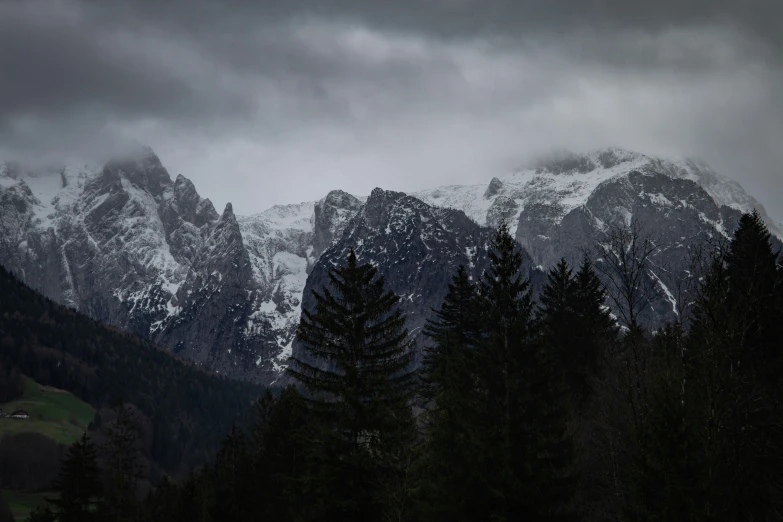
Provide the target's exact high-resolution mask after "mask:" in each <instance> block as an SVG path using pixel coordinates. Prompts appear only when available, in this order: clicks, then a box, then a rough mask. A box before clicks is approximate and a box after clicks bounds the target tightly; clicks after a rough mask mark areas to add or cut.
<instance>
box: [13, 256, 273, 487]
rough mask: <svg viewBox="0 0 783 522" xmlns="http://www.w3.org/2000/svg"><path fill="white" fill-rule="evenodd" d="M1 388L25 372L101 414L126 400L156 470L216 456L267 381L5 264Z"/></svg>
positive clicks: (175, 469)
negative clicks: (85, 304)
mask: <svg viewBox="0 0 783 522" xmlns="http://www.w3.org/2000/svg"><path fill="white" fill-rule="evenodd" d="M0 369H2V370H0V371H2V374H3V375H4V376H7V377H8V378H4V379H2V381H3V386H2V389H0V396H2V397H3V402H6V401H9V400H11V399H13V398H14V394H15V393H16V394H19V393H21V378H20V377H19V375H26V376H28V377H29V378H31V379H33V380H34V381H36V382H38V383H40V384H43V385H48V386H53V387H56V388H60V389H62V390H67V391H69V392H71V393H72V394H73V395H75V396H76V397H78V398H79V399H81V400H83V401H85V402H87V403H89V404H90V405H92V406H93V407H94V408H95V409H96V410H98V412H99V413H98V415H97V416H96V418H95V419H94V421H93V424H92V428H94V429H97V428H99V427H100V425H101V422H102V420H101V413H100V412H101V410H103V411H104V412H105V411H108V410H110V409H111V408H112V407H113V406H115V405H116V404H117V403H119V402H120V401H122V402H123V403H125V404H127V405H132V406H133V407H134V411H135V412H136V414H137V416H138V417H139V418H140V419H141V420H140V422H142V424H144V425H145V426H146V427H147V429H146V430H147V432H148V433H147V437H148V441H147V444H146V449H145V452H146V453H147V454H146V455H145V457H146V458H147V459H148V460H149V462H150V463H151V464H152V465H151V469H150V472H151V474H152V475H153V477H152V478H156V477H155V476H159V475H160V473H163V472H165V473H169V474H174V475H176V474H178V473H180V472H181V471H183V470H186V469H187V468H189V467H191V466H193V465H196V464H198V463H201V462H203V461H204V460H206V459H209V458H211V457H212V456H214V453H215V451H216V450H217V447H218V443H219V441H220V439H221V438H222V437H223V436H224V435H225V433H227V432H228V430H229V429H230V427H231V425H232V423H233V422H234V421H242V419H244V418H245V417H246V415H247V414H248V413H249V411H250V410H251V406H252V403H253V401H254V400H255V398H256V397H257V396H258V395H259V393H260V392H261V389H260V388H259V387H257V386H255V385H252V384H249V383H246V382H237V381H234V380H230V379H228V378H225V377H223V376H220V375H217V374H213V373H208V372H206V371H204V370H202V369H201V368H199V367H198V366H195V365H194V364H192V363H190V362H185V361H182V360H180V359H177V358H175V357H173V356H172V355H171V354H169V353H167V352H165V351H163V350H161V349H159V348H158V347H156V346H154V345H153V344H151V343H149V342H147V341H144V340H141V339H139V338H138V337H136V336H134V335H131V334H128V333H126V332H124V331H122V330H120V329H117V328H111V327H107V326H105V325H103V324H101V323H98V322H96V321H94V320H92V319H90V318H88V317H86V316H85V315H83V314H81V313H78V312H76V311H74V310H71V309H68V308H66V307H63V306H60V305H58V304H56V303H54V302H53V301H51V300H49V299H47V298H45V297H42V296H41V295H40V294H38V293H36V292H35V291H33V290H31V289H30V288H29V287H27V286H26V285H24V284H23V283H22V282H20V281H19V280H18V279H17V278H16V277H15V276H14V275H13V274H10V273H9V272H8V271H6V270H5V269H4V268H2V267H0Z"/></svg>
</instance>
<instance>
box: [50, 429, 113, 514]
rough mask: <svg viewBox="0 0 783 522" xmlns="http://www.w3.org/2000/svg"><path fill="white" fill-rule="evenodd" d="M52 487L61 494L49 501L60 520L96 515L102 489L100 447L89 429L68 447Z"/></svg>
mask: <svg viewBox="0 0 783 522" xmlns="http://www.w3.org/2000/svg"><path fill="white" fill-rule="evenodd" d="M52 487H53V489H54V491H56V492H57V494H58V496H57V498H54V499H51V500H48V501H49V502H50V503H51V504H52V505H53V506H54V512H55V514H56V516H57V520H58V521H59V522H82V521H89V520H95V519H96V516H97V515H96V511H97V509H98V507H99V506H100V498H101V490H102V488H101V478H100V469H99V468H98V461H97V450H96V448H95V445H94V444H93V443H92V442H91V441H90V438H89V437H88V436H87V434H86V433H84V434H82V436H81V438H80V439H79V440H77V441H76V442H74V443H73V444H72V445H71V447H70V448H68V453H67V454H66V455H65V459H64V460H63V464H62V468H61V469H60V472H59V473H58V475H57V478H56V479H55V481H54V483H53V484H52Z"/></svg>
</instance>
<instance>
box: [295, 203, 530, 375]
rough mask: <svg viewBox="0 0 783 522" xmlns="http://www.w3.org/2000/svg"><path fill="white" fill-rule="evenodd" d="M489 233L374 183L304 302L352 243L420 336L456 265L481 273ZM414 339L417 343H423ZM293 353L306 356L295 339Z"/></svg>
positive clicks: (321, 262) (324, 258) (307, 304)
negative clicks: (396, 299) (372, 267)
mask: <svg viewBox="0 0 783 522" xmlns="http://www.w3.org/2000/svg"><path fill="white" fill-rule="evenodd" d="M493 237H494V231H493V230H492V229H489V228H486V227H482V226H480V225H478V224H476V223H475V222H474V221H472V220H471V219H469V218H468V217H467V216H466V215H465V214H464V213H463V212H462V211H459V210H453V209H446V208H438V207H433V206H431V205H428V204H426V203H424V202H422V201H421V200H419V199H417V198H414V197H412V196H408V195H406V194H403V193H402V192H392V191H386V190H382V189H380V188H376V189H375V190H373V191H372V193H371V194H370V197H369V198H368V199H367V202H366V203H365V204H364V206H362V207H361V208H360V209H359V210H358V212H357V213H356V214H355V215H354V217H353V218H352V219H351V220H350V221H349V222H348V223H347V226H346V227H345V229H344V231H343V233H342V237H340V238H339V239H338V240H337V242H336V243H334V244H333V246H331V248H329V249H327V250H326V251H325V252H324V253H323V255H321V257H320V258H319V259H318V261H317V263H316V264H315V266H314V267H313V270H312V272H311V273H310V277H308V279H307V284H306V285H305V288H304V298H303V306H304V308H305V309H308V310H312V309H314V307H315V300H314V298H313V295H312V291H313V290H318V291H320V290H321V289H322V288H323V287H324V285H326V284H328V282H329V277H328V273H329V270H330V269H331V268H332V267H334V266H335V265H340V264H344V263H345V262H346V260H347V258H348V253H349V251H350V249H351V248H353V249H354V251H355V252H356V256H357V258H358V261H359V263H372V264H373V265H375V266H377V267H378V273H379V275H381V276H383V277H384V278H385V280H386V284H387V288H390V289H391V290H393V291H394V292H395V293H396V294H397V295H399V296H400V297H401V303H400V304H401V308H402V310H403V312H404V313H405V315H406V317H407V318H408V321H407V328H408V331H409V332H410V335H411V336H412V337H413V338H415V339H417V340H420V339H421V331H422V328H423V327H424V324H425V322H426V320H427V318H428V317H430V314H431V309H432V308H433V307H439V306H440V304H441V303H442V301H443V298H444V297H445V295H446V291H447V284H448V282H449V281H450V280H451V277H452V275H453V274H454V272H455V271H456V269H457V267H458V266H459V265H465V266H466V267H468V268H469V269H470V272H471V274H472V276H473V277H474V278H477V277H479V276H480V274H481V273H482V271H483V270H484V269H485V267H486V264H487V245H488V244H489V242H490V241H491V240H492V238H493ZM523 255H524V266H523V270H524V271H525V272H526V273H527V274H528V275H529V276H530V277H531V278H532V279H533V280H534V283H535V285H540V283H541V281H542V280H543V277H544V273H543V272H542V271H540V270H538V269H535V268H534V267H533V262H532V259H531V258H530V256H528V255H527V254H526V253H524V252H523ZM416 344H417V345H418V346H419V348H421V344H422V343H421V342H417V343H416ZM293 353H294V355H295V356H296V357H297V358H302V359H304V360H307V354H306V353H305V352H304V351H303V350H302V348H301V346H299V345H298V343H297V342H294V345H293ZM417 356H420V353H418V354H417Z"/></svg>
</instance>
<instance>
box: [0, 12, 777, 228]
mask: <svg viewBox="0 0 783 522" xmlns="http://www.w3.org/2000/svg"><path fill="white" fill-rule="evenodd" d="M128 140H136V141H138V142H142V143H144V144H147V145H150V146H151V147H152V148H153V149H154V150H155V151H156V152H157V153H158V155H159V156H160V157H161V160H162V161H163V163H164V165H165V166H166V167H167V168H168V169H169V171H170V172H171V174H172V175H173V176H174V175H176V174H179V173H182V174H184V175H185V176H187V177H189V178H191V179H192V180H193V181H194V183H195V184H196V187H197V188H198V190H199V192H200V193H201V194H202V196H206V197H209V198H210V199H212V201H213V202H214V203H215V205H216V207H217V208H218V209H219V210H220V209H222V207H223V205H224V204H225V203H226V202H228V201H231V202H232V203H233V204H234V209H235V211H236V212H237V213H240V214H250V213H254V212H258V211H261V210H263V209H265V208H267V207H269V206H271V205H273V204H276V203H293V202H298V201H303V200H315V199H319V198H321V197H323V196H324V195H325V194H326V192H327V191H328V190H330V189H334V188H341V189H344V190H347V191H349V192H352V193H355V194H368V193H369V191H370V190H371V189H372V188H373V187H375V186H381V187H384V188H389V189H397V190H406V191H413V190H418V189H423V188H428V187H433V186H437V185H441V184H448V183H478V182H487V181H488V180H489V179H490V178H491V177H492V176H494V175H498V174H503V173H506V172H507V171H509V170H511V169H513V168H514V167H515V166H517V165H521V164H525V163H526V162H528V161H529V160H530V158H531V157H533V156H535V155H538V154H541V153H545V152H548V151H550V150H551V149H564V148H567V149H572V150H576V151H580V150H587V149H592V148H598V147H605V146H610V145H614V146H622V147H627V148H630V149H634V150H638V151H640V152H646V153H650V154H662V155H675V154H684V155H689V156H694V157H699V158H703V159H705V160H706V161H708V162H709V163H710V164H711V165H712V166H713V167H714V168H715V169H716V170H718V171H719V172H722V173H725V174H728V175H730V176H732V177H734V178H736V179H738V180H739V181H740V182H741V183H742V184H743V186H744V187H745V188H746V189H747V190H748V192H750V193H751V194H752V195H754V196H755V197H756V198H757V199H759V200H760V201H761V202H762V203H763V204H764V205H765V206H766V208H767V210H768V211H769V212H770V214H772V215H773V217H775V218H777V219H778V220H779V221H783V2H781V1H780V0H742V1H740V0H690V1H689V0H655V1H650V0H645V1H637V0H310V1H307V0H253V1H249V0H248V1H242V0H221V1H219V2H218V1H215V2H212V1H207V0H168V1H163V0H136V1H128V2H123V1H122V0H112V1H110V2H104V1H98V0H84V1H81V0H0V157H3V158H10V159H23V158H30V157H33V158H40V157H51V158H52V159H62V158H71V157H79V158H81V157H85V158H87V157H91V156H96V155H99V154H103V153H105V152H106V151H108V150H111V149H112V148H113V147H116V146H118V144H122V143H125V142H127V141H128Z"/></svg>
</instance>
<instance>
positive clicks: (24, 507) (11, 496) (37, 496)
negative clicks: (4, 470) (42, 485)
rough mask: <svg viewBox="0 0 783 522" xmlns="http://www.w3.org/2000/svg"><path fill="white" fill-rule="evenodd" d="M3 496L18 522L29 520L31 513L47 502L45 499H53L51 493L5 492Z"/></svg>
mask: <svg viewBox="0 0 783 522" xmlns="http://www.w3.org/2000/svg"><path fill="white" fill-rule="evenodd" d="M2 495H3V498H4V499H5V501H6V502H7V503H8V507H10V508H11V514H12V515H13V516H14V520H16V521H17V522H22V521H23V520H25V519H27V515H28V514H29V513H30V511H32V510H33V509H35V508H36V506H39V505H41V504H43V503H44V502H45V500H44V497H49V498H51V497H52V494H51V493H48V494H47V493H19V492H16V491H3V492H2Z"/></svg>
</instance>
